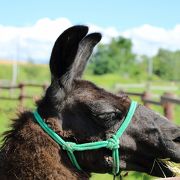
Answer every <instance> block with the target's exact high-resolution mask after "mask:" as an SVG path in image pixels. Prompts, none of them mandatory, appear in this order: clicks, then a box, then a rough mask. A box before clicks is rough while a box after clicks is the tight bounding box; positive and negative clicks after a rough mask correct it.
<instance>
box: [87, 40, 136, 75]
mask: <svg viewBox="0 0 180 180" xmlns="http://www.w3.org/2000/svg"><path fill="white" fill-rule="evenodd" d="M135 57H136V56H135V54H133V53H132V42H131V40H130V39H126V38H123V37H119V38H117V39H112V41H111V42H110V43H109V44H104V45H100V46H98V49H97V51H96V53H95V54H94V56H93V58H92V62H91V63H90V65H89V68H90V69H91V70H92V73H93V74H96V75H102V74H106V73H114V72H121V74H127V72H130V71H131V69H133V66H134V65H135Z"/></svg>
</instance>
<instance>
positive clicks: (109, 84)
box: [0, 64, 180, 180]
mask: <svg viewBox="0 0 180 180" xmlns="http://www.w3.org/2000/svg"><path fill="white" fill-rule="evenodd" d="M0 69H1V70H0V80H1V79H8V80H9V81H10V80H11V76H12V74H11V69H12V68H11V66H10V65H2V64H0ZM84 79H86V80H90V81H92V82H94V83H95V84H97V85H99V86H101V87H103V88H105V89H108V90H110V91H112V92H115V93H117V91H118V89H115V85H116V84H118V83H120V84H131V83H133V84H134V83H135V84H137V83H144V82H145V80H144V79H140V78H139V77H138V78H133V79H131V78H124V77H121V76H120V75H118V74H107V75H102V76H94V75H90V74H87V73H86V74H85V75H84ZM154 79H155V81H153V82H152V85H158V86H176V87H178V89H177V91H173V93H174V94H177V95H180V91H179V89H180V84H177V83H176V84H175V83H173V84H172V83H170V82H166V81H162V80H160V79H157V78H154ZM49 80H50V74H49V70H48V66H46V65H36V66H34V65H32V64H28V65H20V66H19V68H18V79H17V82H32V83H38V84H44V83H48V82H49ZM125 90H128V91H131V92H144V91H145V89H143V88H141V89H139V88H132V89H125ZM25 92H26V94H27V95H32V96H33V95H35V96H36V97H40V96H41V95H42V93H43V91H42V89H41V88H33V87H31V88H27V89H25ZM151 93H152V94H157V95H162V94H163V93H164V92H163V91H162V90H153V91H151ZM18 94H19V91H18V90H14V91H10V92H9V91H6V90H0V96H6V97H8V96H13V97H16V96H17V95H18ZM132 98H133V99H134V100H137V101H139V102H140V99H139V98H137V97H132ZM155 99H157V97H155ZM24 106H25V107H26V108H29V109H35V102H34V101H33V100H26V101H25V104H24ZM18 107H19V103H18V102H17V101H9V100H0V133H2V132H4V131H5V130H7V129H8V124H9V122H10V121H9V120H10V119H12V118H15V117H16V110H17V109H18ZM152 109H153V110H155V111H157V112H159V113H161V114H162V113H163V112H162V107H158V106H152ZM179 117H180V106H175V123H177V124H180V118H179ZM91 179H92V180H101V179H102V180H103V179H106V180H112V176H111V175H108V174H104V175H102V174H93V175H92V178H91ZM124 179H125V180H134V179H136V180H142V179H143V180H150V179H153V177H150V176H147V175H145V174H142V173H136V172H130V173H129V175H128V176H127V177H125V178H124Z"/></svg>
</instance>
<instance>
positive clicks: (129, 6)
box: [0, 0, 180, 63]
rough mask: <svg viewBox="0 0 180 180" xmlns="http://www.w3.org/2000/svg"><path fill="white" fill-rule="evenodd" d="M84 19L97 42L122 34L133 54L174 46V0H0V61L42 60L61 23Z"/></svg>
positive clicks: (177, 30) (177, 39) (179, 5)
mask: <svg viewBox="0 0 180 180" xmlns="http://www.w3.org/2000/svg"><path fill="white" fill-rule="evenodd" d="M74 24H87V25H88V26H89V27H90V31H91V32H92V31H98V32H101V33H102V35H103V39H102V41H101V43H108V42H109V41H110V40H111V38H116V37H118V36H124V37H126V38H130V39H131V40H132V43H133V51H134V52H135V53H136V54H139V55H142V54H145V55H148V56H153V55H155V54H156V53H157V52H158V49H159V48H164V49H168V50H172V51H175V50H179V49H180V0H171V1H170V0H123V1H122V0H63V1H62V0H51V1H50V0H49V1H48V0H30V1H25V0H11V1H10V0H0V60H1V59H21V60H28V59H35V60H36V61H38V62H45V63H46V62H48V59H49V56H50V53H51V49H52V46H53V43H54V41H55V40H56V38H57V37H58V36H59V34H60V33H62V32H63V31H64V30H65V29H66V28H68V27H70V26H72V25H74Z"/></svg>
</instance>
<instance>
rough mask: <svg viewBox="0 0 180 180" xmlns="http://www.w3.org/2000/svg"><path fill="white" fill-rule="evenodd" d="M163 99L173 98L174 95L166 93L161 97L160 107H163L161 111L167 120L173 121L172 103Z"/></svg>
mask: <svg viewBox="0 0 180 180" xmlns="http://www.w3.org/2000/svg"><path fill="white" fill-rule="evenodd" d="M163 97H169V98H173V97H174V95H173V94H172V93H167V92H166V93H164V95H163V96H162V97H161V102H162V106H163V110H164V116H165V117H166V118H167V119H169V120H173V119H174V112H173V109H174V105H173V103H171V102H169V101H166V100H164V99H163Z"/></svg>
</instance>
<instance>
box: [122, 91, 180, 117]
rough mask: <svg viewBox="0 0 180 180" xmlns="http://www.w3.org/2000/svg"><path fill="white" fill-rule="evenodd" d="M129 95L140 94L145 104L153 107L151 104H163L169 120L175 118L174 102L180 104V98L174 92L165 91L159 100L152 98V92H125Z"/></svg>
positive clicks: (165, 114)
mask: <svg viewBox="0 0 180 180" xmlns="http://www.w3.org/2000/svg"><path fill="white" fill-rule="evenodd" d="M125 93H126V94H127V95H129V96H138V97H139V98H140V99H141V101H142V102H143V104H144V105H145V106H146V107H148V108H151V105H157V106H161V107H162V108H163V111H164V116H165V117H166V118H168V119H169V120H173V119H174V104H180V98H176V97H175V95H174V94H172V93H168V92H165V93H164V94H163V95H162V96H160V98H159V100H158V101H155V100H152V96H153V95H152V94H151V93H150V92H144V93H134V92H125Z"/></svg>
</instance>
